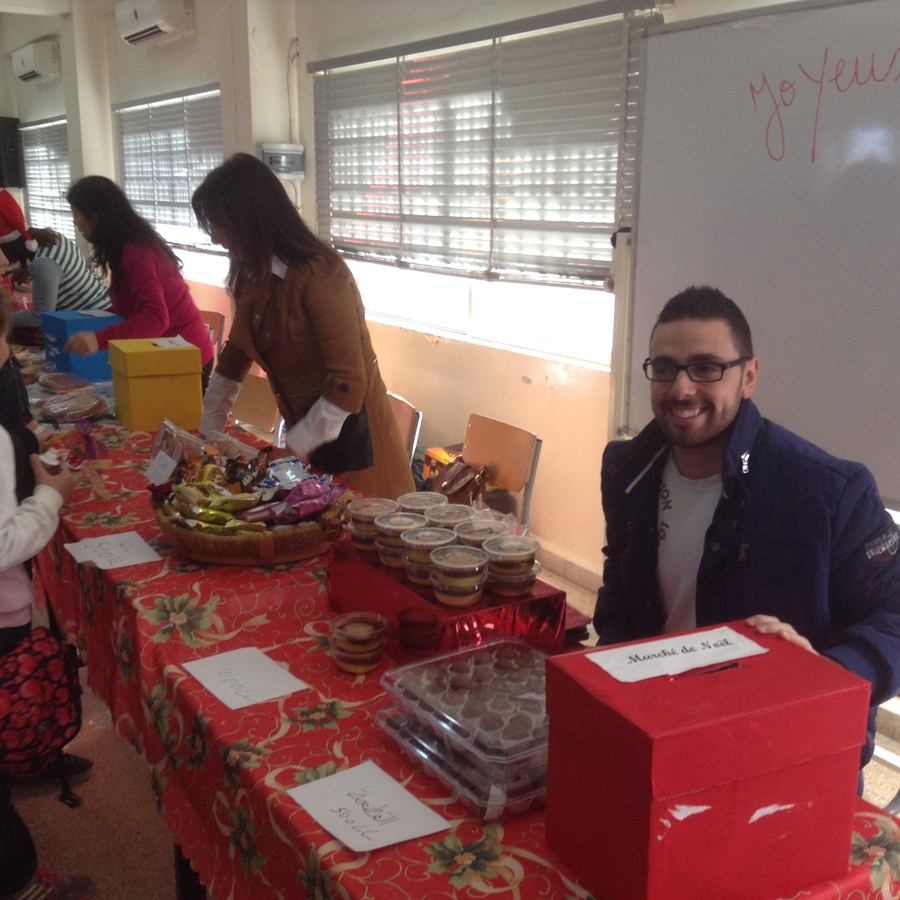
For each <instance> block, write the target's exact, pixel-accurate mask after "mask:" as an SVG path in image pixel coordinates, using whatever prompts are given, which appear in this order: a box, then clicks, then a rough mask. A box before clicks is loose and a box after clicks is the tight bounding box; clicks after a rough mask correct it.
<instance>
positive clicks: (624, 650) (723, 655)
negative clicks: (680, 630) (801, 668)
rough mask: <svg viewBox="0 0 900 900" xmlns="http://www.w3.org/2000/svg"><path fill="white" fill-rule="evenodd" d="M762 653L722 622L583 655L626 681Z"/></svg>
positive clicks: (759, 647)
mask: <svg viewBox="0 0 900 900" xmlns="http://www.w3.org/2000/svg"><path fill="white" fill-rule="evenodd" d="M766 652H767V651H766V648H765V647H761V646H760V645H759V644H757V643H756V642H755V641H751V640H750V638H748V637H744V635H742V634H738V633H737V632H736V631H735V630H734V629H733V628H729V627H728V626H727V625H726V626H723V627H721V628H712V629H710V630H708V631H698V632H696V633H691V634H682V635H678V636H677V637H670V638H661V639H660V640H658V641H644V642H642V643H639V644H627V645H625V646H622V647H613V648H611V649H609V650H598V651H597V652H596V653H588V654H587V658H588V659H589V660H590V661H591V662H593V663H596V664H597V665H598V666H600V668H601V669H603V670H604V671H605V672H608V673H609V674H610V675H612V677H613V678H615V679H616V680H617V681H622V682H625V683H629V684H630V683H631V682H633V681H643V680H644V679H645V678H656V677H657V676H659V675H679V674H680V673H682V672H689V671H690V670H691V669H699V668H702V667H704V666H712V665H717V664H720V663H724V662H731V661H732V660H735V659H743V658H744V657H747V656H756V655H758V654H760V653H766Z"/></svg>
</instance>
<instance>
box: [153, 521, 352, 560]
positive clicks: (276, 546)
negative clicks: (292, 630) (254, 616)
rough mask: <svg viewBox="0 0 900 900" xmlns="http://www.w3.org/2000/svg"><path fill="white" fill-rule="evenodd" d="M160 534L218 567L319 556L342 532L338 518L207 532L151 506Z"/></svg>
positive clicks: (180, 549) (195, 557)
mask: <svg viewBox="0 0 900 900" xmlns="http://www.w3.org/2000/svg"><path fill="white" fill-rule="evenodd" d="M154 510H155V512H156V521H157V522H159V527H160V528H161V529H162V533H163V534H164V535H165V536H166V538H167V539H168V540H170V541H171V542H172V544H173V546H174V547H175V549H176V550H177V551H178V552H179V553H181V554H182V555H183V556H187V557H189V558H190V559H193V560H197V561H198V562H208V563H216V564H217V565H221V566H274V565H278V564H279V563H288V562H296V561H297V560H301V559H309V558H310V557H312V556H319V555H321V554H322V553H325V552H327V551H328V550H329V549H330V548H331V543H332V541H334V540H336V539H337V538H338V537H339V536H340V533H341V527H342V526H341V522H340V520H339V519H337V520H330V519H327V518H325V517H323V518H322V519H321V520H320V521H318V522H309V523H304V524H303V525H295V526H294V527H292V528H277V529H273V530H271V531H260V532H254V533H252V534H239V535H238V534H236V535H223V534H209V533H208V532H206V531H195V530H193V529H191V528H185V527H184V526H182V525H178V524H176V523H175V522H173V521H172V520H171V519H169V518H168V517H167V516H165V515H164V514H163V511H162V510H161V509H160V508H159V507H158V506H154Z"/></svg>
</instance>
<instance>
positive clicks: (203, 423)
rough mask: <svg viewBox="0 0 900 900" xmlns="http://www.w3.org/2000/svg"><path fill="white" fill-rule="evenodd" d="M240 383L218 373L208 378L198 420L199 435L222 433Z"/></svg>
mask: <svg viewBox="0 0 900 900" xmlns="http://www.w3.org/2000/svg"><path fill="white" fill-rule="evenodd" d="M242 387H243V385H242V384H241V382H240V381H232V380H231V379H230V378H226V377H225V376H224V375H220V374H219V373H218V372H213V373H212V375H210V377H209V385H208V386H207V388H206V393H205V394H204V395H203V417H202V418H201V419H200V429H199V431H200V434H202V435H203V437H206V435H208V434H209V433H210V432H211V431H224V430H225V425H226V423H227V422H228V415H229V413H230V412H231V407H232V406H233V405H234V401H235V400H236V399H237V395H238V394H239V393H240V392H241V388H242Z"/></svg>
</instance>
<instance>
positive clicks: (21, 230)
mask: <svg viewBox="0 0 900 900" xmlns="http://www.w3.org/2000/svg"><path fill="white" fill-rule="evenodd" d="M19 237H21V238H25V249H26V250H28V251H29V252H30V253H34V251H35V250H37V248H38V245H37V241H36V240H35V239H34V238H33V237H32V236H31V235H30V234H29V233H28V229H27V228H26V227H25V214H24V213H23V212H22V207H21V206H19V204H18V203H16V198H15V197H13V195H12V194H11V193H10V192H9V191H7V190H5V189H4V190H2V191H0V244H8V243H9V242H10V241H14V240H15V239H16V238H19Z"/></svg>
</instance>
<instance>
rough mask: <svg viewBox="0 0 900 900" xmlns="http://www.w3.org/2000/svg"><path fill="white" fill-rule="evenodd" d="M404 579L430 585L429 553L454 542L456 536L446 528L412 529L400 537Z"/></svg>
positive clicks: (430, 566)
mask: <svg viewBox="0 0 900 900" xmlns="http://www.w3.org/2000/svg"><path fill="white" fill-rule="evenodd" d="M401 537H402V538H403V544H404V546H405V547H406V550H405V551H404V556H403V559H404V563H405V565H406V577H407V578H408V579H409V580H410V581H411V582H413V583H414V584H422V585H429V586H430V585H431V568H432V563H431V551H432V550H437V549H438V548H439V547H446V546H447V545H448V544H452V543H453V542H454V541H455V540H456V535H455V534H454V533H453V532H452V531H450V530H449V529H448V528H431V527H430V526H428V525H426V526H425V527H424V528H413V529H411V530H410V531H404V532H403V534H402V536H401Z"/></svg>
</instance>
